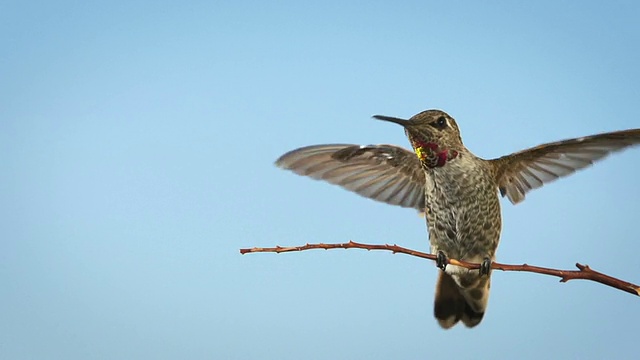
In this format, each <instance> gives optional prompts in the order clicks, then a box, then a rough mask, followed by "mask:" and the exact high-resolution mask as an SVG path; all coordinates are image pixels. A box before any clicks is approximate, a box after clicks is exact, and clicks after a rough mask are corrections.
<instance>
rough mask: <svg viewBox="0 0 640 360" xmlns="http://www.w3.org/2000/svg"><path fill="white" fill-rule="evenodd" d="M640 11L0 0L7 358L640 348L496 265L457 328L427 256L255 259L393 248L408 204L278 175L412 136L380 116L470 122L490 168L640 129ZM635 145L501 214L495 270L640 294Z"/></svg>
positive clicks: (552, 292)
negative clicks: (616, 284)
mask: <svg viewBox="0 0 640 360" xmlns="http://www.w3.org/2000/svg"><path fill="white" fill-rule="evenodd" d="M639 18H640V4H639V3H638V2H635V1H611V2H593V1H535V2H506V1H505V2H495V1H492V2H482V3H480V2H472V1H468V2H447V4H446V5H445V2H438V3H434V2H424V1H415V2H396V3H392V2H381V1H360V2H343V1H323V2H318V3H315V4H312V3H305V2H299V1H281V2H266V1H265V2H262V1H255V2H250V1H234V2H231V1H228V2H215V1H213V2H209V1H207V2H191V3H186V2H182V3H179V2H165V1H127V2H113V1H105V2H77V1H41V2H34V1H4V2H2V4H0V44H1V46H0V99H1V100H0V171H1V173H2V176H1V177H0V309H2V310H1V311H0V358H2V359H213V358H215V359H353V358H362V359H389V358H397V359H424V358H456V359H481V358H489V357H491V358H523V359H540V358H621V359H625V358H626V359H631V358H637V356H638V351H637V345H638V336H639V335H638V334H639V327H638V321H639V320H640V299H639V298H637V297H633V296H632V295H629V294H627V293H623V292H620V291H617V290H614V289H611V288H607V287H605V286H603V285H599V284H596V283H591V282H585V281H573V282H569V283H566V284H561V283H558V280H557V278H552V277H547V276H542V275H536V274H527V273H503V272H494V274H493V282H492V285H493V286H492V294H491V300H490V303H489V308H488V312H487V314H486V316H485V319H484V321H483V323H482V324H481V325H480V326H478V327H477V328H475V329H472V330H469V329H466V328H464V327H462V326H457V327H456V328H454V329H452V330H450V331H443V330H441V329H440V328H439V327H438V325H437V323H436V322H435V320H434V319H433V315H432V313H433V292H434V288H435V279H436V274H437V269H436V268H435V266H434V263H432V262H430V261H423V260H419V259H417V258H412V257H408V256H404V255H392V254H391V253H387V252H366V251H360V250H333V251H309V252H302V253H289V254H280V255H275V254H251V255H244V256H241V255H240V254H239V252H238V249H240V248H243V247H252V246H274V245H297V244H304V243H307V242H345V241H348V240H354V241H358V242H365V243H376V244H381V243H397V244H398V245H401V246H405V247H409V248H414V249H418V250H423V251H426V250H427V249H428V245H427V233H426V229H425V224H424V220H423V219H422V218H420V217H418V216H417V215H416V213H415V212H414V211H413V210H409V209H402V208H396V207H392V206H388V205H384V204H380V203H377V202H374V201H371V200H367V199H364V198H361V197H359V196H357V195H354V194H352V193H349V192H347V191H344V190H342V189H340V188H338V187H335V186H331V185H328V184H325V183H321V182H316V181H312V180H310V179H307V178H303V177H299V176H296V175H294V174H292V173H290V172H286V171H282V170H280V169H278V168H276V167H274V166H273V162H274V161H275V159H276V158H277V157H278V156H280V155H281V154H282V153H284V152H286V151H288V150H291V149H293V148H296V147H300V146H304V145H311V144H318V143H334V142H346V143H356V144H369V143H391V144H400V145H403V146H408V143H407V141H406V139H405V138H404V134H403V131H402V130H401V129H400V128H399V127H397V126H395V125H393V124H388V123H383V122H378V121H374V120H372V119H371V118H370V116H371V115H373V114H385V115H392V116H398V117H409V116H411V115H413V114H415V113H417V112H420V111H422V110H425V109H429V108H440V109H443V110H445V111H447V112H448V113H450V114H451V115H452V116H454V117H455V118H456V119H457V121H458V123H459V125H460V127H461V128H462V136H463V139H464V140H465V143H466V145H467V146H468V147H469V148H470V149H471V150H472V151H474V152H475V153H476V154H477V155H479V156H482V157H485V158H491V157H498V156H501V155H504V154H507V153H510V152H514V151H517V150H520V149H523V148H525V147H529V146H534V145H537V144H540V143H543V142H548V141H554V140H560V139H564V138H569V137H577V136H583V135H588V134H593V133H598V132H603V131H613V130H620V129H626V128H637V127H640V107H639V106H638V104H639V100H640V86H639V84H640V66H639V64H640V21H638V19H639ZM639 167H640V149H632V150H629V151H627V152H625V153H622V154H619V155H616V156H614V157H611V158H609V159H607V160H606V161H605V162H603V163H600V164H598V165H597V166H595V167H593V168H591V169H588V170H586V171H584V172H581V173H578V174H577V175H574V176H572V177H570V178H567V179H563V180H562V181H558V182H557V183H553V184H550V185H548V186H545V187H544V188H542V189H541V190H537V191H535V192H532V193H530V194H529V196H528V197H527V200H526V201H525V202H524V203H522V204H519V205H518V206H512V205H511V204H510V203H509V202H508V201H506V200H504V201H502V204H503V214H504V227H503V234H502V243H501V246H500V249H499V251H498V260H500V261H501V262H506V263H523V262H527V263H530V264H535V265H541V266H549V267H558V268H565V269H571V268H573V266H574V264H575V263H576V262H582V263H587V264H589V265H591V266H592V267H593V268H595V269H597V270H600V271H602V272H605V273H608V274H611V275H613V276H617V277H620V278H623V279H626V280H629V281H632V282H636V283H640V263H639V262H638V256H637V254H638V252H639V251H640V234H639V231H638V224H639V221H640V217H639V214H640V190H639V188H638V184H639V180H638V179H639V177H640V168H639Z"/></svg>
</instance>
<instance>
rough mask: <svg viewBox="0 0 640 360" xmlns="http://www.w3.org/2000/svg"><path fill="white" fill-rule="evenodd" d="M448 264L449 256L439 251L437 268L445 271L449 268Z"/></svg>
mask: <svg viewBox="0 0 640 360" xmlns="http://www.w3.org/2000/svg"><path fill="white" fill-rule="evenodd" d="M447 262H448V260H447V255H445V254H444V252H443V251H442V250H438V252H437V253H436V266H437V267H438V268H439V269H440V270H442V271H445V269H446V268H447Z"/></svg>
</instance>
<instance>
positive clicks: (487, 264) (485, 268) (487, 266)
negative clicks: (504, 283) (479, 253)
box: [479, 257, 491, 276]
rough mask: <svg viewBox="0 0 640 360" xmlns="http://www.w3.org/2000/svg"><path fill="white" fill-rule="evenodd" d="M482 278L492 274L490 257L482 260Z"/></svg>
mask: <svg viewBox="0 0 640 360" xmlns="http://www.w3.org/2000/svg"><path fill="white" fill-rule="evenodd" d="M479 271H480V276H482V275H487V276H488V275H489V273H490V272H491V259H489V258H488V257H486V258H484V260H482V263H481V264H480V269H479Z"/></svg>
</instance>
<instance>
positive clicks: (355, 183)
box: [276, 144, 425, 211]
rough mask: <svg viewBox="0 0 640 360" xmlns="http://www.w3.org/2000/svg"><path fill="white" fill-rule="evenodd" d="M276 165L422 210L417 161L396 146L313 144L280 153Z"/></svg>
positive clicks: (420, 172) (420, 173) (421, 179)
mask: <svg viewBox="0 0 640 360" xmlns="http://www.w3.org/2000/svg"><path fill="white" fill-rule="evenodd" d="M276 165H277V166H279V167H281V168H283V169H287V170H291V171H293V172H294V173H296V174H298V175H303V176H309V177H311V178H313V179H316V180H324V181H327V182H329V183H331V184H335V185H339V186H341V187H343V188H345V189H347V190H349V191H353V192H355V193H357V194H359V195H362V196H364V197H367V198H370V199H373V200H377V201H382V202H385V203H388V204H391V205H398V206H402V207H411V208H415V209H418V210H420V211H423V210H424V186H425V178H424V176H425V175H424V172H423V170H422V167H421V165H420V161H419V160H418V158H417V157H416V155H415V154H414V153H413V152H411V151H409V150H406V149H404V148H401V147H398V146H394V145H366V146H360V145H352V144H328V145H313V146H307V147H303V148H299V149H296V150H293V151H290V152H288V153H286V154H284V155H282V156H281V157H280V158H279V159H278V160H277V161H276Z"/></svg>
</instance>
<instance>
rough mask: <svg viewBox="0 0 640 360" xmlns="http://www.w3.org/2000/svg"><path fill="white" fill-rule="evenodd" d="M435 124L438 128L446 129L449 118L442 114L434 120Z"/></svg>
mask: <svg viewBox="0 0 640 360" xmlns="http://www.w3.org/2000/svg"><path fill="white" fill-rule="evenodd" d="M433 126H434V127H436V128H438V129H444V128H446V127H447V118H445V117H444V116H440V117H439V118H438V119H436V121H434V122H433Z"/></svg>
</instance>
